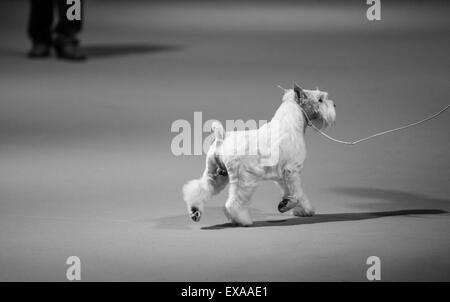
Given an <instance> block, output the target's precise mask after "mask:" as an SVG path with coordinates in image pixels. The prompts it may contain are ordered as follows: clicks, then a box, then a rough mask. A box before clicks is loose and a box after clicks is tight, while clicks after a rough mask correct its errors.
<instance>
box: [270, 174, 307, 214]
mask: <svg viewBox="0 0 450 302" xmlns="http://www.w3.org/2000/svg"><path fill="white" fill-rule="evenodd" d="M300 174H301V172H299V171H290V170H287V171H285V175H284V179H283V180H282V181H280V182H279V185H280V187H281V188H282V190H283V191H284V194H283V195H284V196H283V200H282V201H281V202H280V203H279V204H278V210H279V211H280V212H281V213H284V212H287V211H289V210H293V214H294V215H295V216H312V215H314V213H315V210H314V208H313V207H312V205H311V203H310V202H309V199H308V197H307V196H306V194H305V193H304V191H303V188H302V182H301V176H300ZM286 195H287V196H286Z"/></svg>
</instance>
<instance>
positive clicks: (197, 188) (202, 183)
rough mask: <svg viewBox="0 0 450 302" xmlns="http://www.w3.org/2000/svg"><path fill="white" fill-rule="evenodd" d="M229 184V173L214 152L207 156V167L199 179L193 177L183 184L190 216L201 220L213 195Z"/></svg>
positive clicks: (184, 196)
mask: <svg viewBox="0 0 450 302" xmlns="http://www.w3.org/2000/svg"><path fill="white" fill-rule="evenodd" d="M227 184H228V174H227V173H226V170H224V168H223V164H221V163H220V161H219V160H218V158H217V157H216V156H215V155H214V153H213V152H209V153H208V155H207V157H206V167H205V170H204V172H203V174H202V177H201V178H199V179H193V180H191V181H189V182H188V183H187V184H185V185H184V186H183V198H184V201H185V202H186V205H187V208H188V212H189V216H190V217H191V219H192V220H194V221H199V220H200V218H201V215H202V213H203V211H204V206H205V203H206V202H207V201H208V200H209V199H211V197H212V196H213V195H216V194H218V193H219V192H220V191H222V190H223V189H224V188H225V187H226V185H227Z"/></svg>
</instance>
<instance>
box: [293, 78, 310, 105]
mask: <svg viewBox="0 0 450 302" xmlns="http://www.w3.org/2000/svg"><path fill="white" fill-rule="evenodd" d="M293 86H294V92H295V95H296V97H297V101H298V102H301V101H303V100H305V99H307V98H308V97H307V96H306V93H305V92H304V91H303V89H302V88H301V87H300V86H298V85H297V83H295V82H294V83H293Z"/></svg>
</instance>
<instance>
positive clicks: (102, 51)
mask: <svg viewBox="0 0 450 302" xmlns="http://www.w3.org/2000/svg"><path fill="white" fill-rule="evenodd" d="M183 48H184V47H183V46H181V45H175V44H144V43H115V44H114V43H105V44H85V45H84V46H83V49H84V51H85V52H86V55H87V56H88V58H90V59H100V58H110V57H117V56H128V55H139V54H157V53H163V52H171V51H178V50H181V49H183Z"/></svg>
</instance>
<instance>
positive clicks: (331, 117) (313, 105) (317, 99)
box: [283, 83, 336, 129]
mask: <svg viewBox="0 0 450 302" xmlns="http://www.w3.org/2000/svg"><path fill="white" fill-rule="evenodd" d="M288 100H293V101H295V102H296V103H297V104H298V105H299V106H300V107H301V108H302V109H303V112H304V113H305V114H306V116H307V117H308V119H309V120H310V121H311V123H312V124H313V125H314V126H316V127H317V128H319V129H324V128H327V127H330V126H332V125H333V124H334V122H335V120H336V110H335V108H336V105H335V104H334V102H333V101H332V100H329V99H328V92H325V91H321V90H319V89H316V90H307V89H303V88H301V87H300V86H298V85H297V84H295V83H294V87H293V88H292V89H286V90H285V93H284V96H283V101H288Z"/></svg>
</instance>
